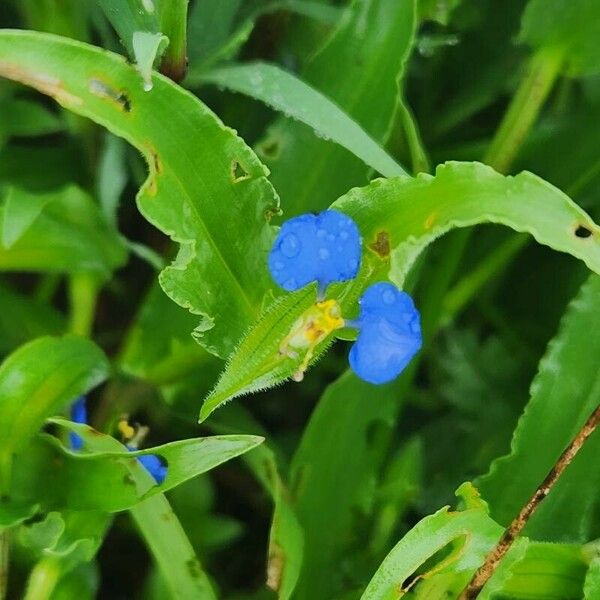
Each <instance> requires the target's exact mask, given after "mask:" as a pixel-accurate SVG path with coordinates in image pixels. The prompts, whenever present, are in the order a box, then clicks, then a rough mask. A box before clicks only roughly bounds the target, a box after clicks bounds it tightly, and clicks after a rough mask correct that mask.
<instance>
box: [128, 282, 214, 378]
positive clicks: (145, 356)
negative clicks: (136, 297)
mask: <svg viewBox="0 0 600 600" xmlns="http://www.w3.org/2000/svg"><path fill="white" fill-rule="evenodd" d="M194 324H195V318H194V316H193V315H191V314H190V313H189V312H187V311H186V310H184V309H183V308H181V307H180V306H177V304H174V303H173V302H171V300H170V299H169V298H168V297H167V296H166V295H165V293H164V292H163V291H162V289H161V288H160V286H159V285H158V283H155V284H153V285H152V287H151V288H150V291H149V292H148V294H147V296H146V298H145V299H144V301H143V302H142V304H141V307H140V311H139V313H138V315H137V317H136V319H135V320H134V321H133V323H132V325H131V327H130V329H129V332H128V335H127V338H126V340H125V344H124V346H123V350H122V352H121V355H120V365H121V367H122V368H123V370H124V371H125V372H127V373H130V374H131V375H135V376H137V377H142V378H144V379H147V380H148V381H151V382H153V383H155V384H157V385H165V384H168V383H172V382H174V381H176V380H178V379H180V378H182V377H184V376H186V375H189V374H191V373H193V372H194V371H196V370H198V369H200V368H202V367H203V366H204V365H211V364H214V363H217V362H219V361H217V359H215V358H214V357H213V356H212V355H210V354H208V353H207V352H206V350H204V349H203V348H201V347H200V346H199V345H198V344H197V343H196V342H194V340H193V339H192V336H191V335H190V332H191V330H192V329H193V327H194Z"/></svg>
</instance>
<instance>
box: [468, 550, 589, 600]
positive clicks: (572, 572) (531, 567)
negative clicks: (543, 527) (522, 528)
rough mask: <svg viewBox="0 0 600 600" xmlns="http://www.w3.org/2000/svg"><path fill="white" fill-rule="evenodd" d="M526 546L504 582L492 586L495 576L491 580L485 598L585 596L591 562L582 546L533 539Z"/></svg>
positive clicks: (537, 599) (539, 599)
mask: <svg viewBox="0 0 600 600" xmlns="http://www.w3.org/2000/svg"><path fill="white" fill-rule="evenodd" d="M520 541H521V542H522V541H525V540H520ZM517 543H519V542H517ZM523 549H524V552H523V553H522V556H521V557H520V558H518V560H516V561H512V562H511V564H510V565H508V572H507V573H505V575H506V578H505V579H504V581H502V582H501V584H500V582H498V583H499V585H495V586H492V585H491V584H492V583H493V582H494V578H492V579H491V580H490V583H489V584H488V585H486V587H485V588H484V590H485V593H484V594H482V595H481V596H480V598H481V600H487V599H488V597H491V600H501V599H503V598H507V599H508V598H511V599H514V600H548V599H549V598H552V599H555V598H556V600H572V599H573V598H581V597H582V588H583V582H584V578H585V573H586V569H587V562H588V561H587V559H586V557H585V555H584V550H583V549H582V547H581V546H579V545H568V544H546V543H533V542H531V543H529V544H526V545H525V546H524V547H523ZM509 557H510V553H509V555H508V556H507V558H506V559H504V560H503V561H502V563H501V564H500V568H499V571H505V570H506V566H505V563H507V559H508V558H509ZM494 577H496V574H495V575H494ZM490 593H491V596H490V595H489V594H490Z"/></svg>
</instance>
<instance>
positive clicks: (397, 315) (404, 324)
mask: <svg viewBox="0 0 600 600" xmlns="http://www.w3.org/2000/svg"><path fill="white" fill-rule="evenodd" d="M359 302H360V315H359V318H358V323H359V326H360V331H359V334H358V338H357V339H356V342H355V343H354V345H353V346H352V348H351V349H350V356H349V360H350V366H351V367H352V370H353V371H354V372H355V373H356V374H357V375H358V376H359V377H360V378H361V379H364V380H365V381H368V382H369V383H374V384H381V383H387V382H388V381H392V380H393V379H395V378H396V377H398V375H400V373H401V372H402V371H403V370H404V369H405V367H406V366H407V365H408V363H409V362H410V361H411V360H412V358H413V356H414V355H415V354H416V353H417V352H418V351H419V349H420V348H421V344H422V336H421V324H420V318H419V311H418V310H417V309H416V308H415V305H414V303H413V301H412V299H411V297H410V296H409V295H408V294H407V293H406V292H402V291H400V290H399V289H398V288H397V287H396V286H394V285H392V284H391V283H376V284H374V285H372V286H370V287H369V288H368V289H367V290H366V291H365V293H364V294H363V295H362V297H361V299H360V301H359Z"/></svg>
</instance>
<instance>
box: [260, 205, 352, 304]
mask: <svg viewBox="0 0 600 600" xmlns="http://www.w3.org/2000/svg"><path fill="white" fill-rule="evenodd" d="M360 257H361V239H360V232H359V231H358V227H357V226H356V223H354V221H353V220H352V219H351V218H350V217H349V216H347V215H345V214H343V213H341V212H338V211H336V210H326V211H324V212H322V213H320V214H318V215H313V214H306V215H300V216H299V217H294V218H293V219H290V220H289V221H286V222H285V223H284V224H283V225H282V227H281V230H280V231H279V235H278V236H277V239H276V240H275V243H274V244H273V248H272V249H271V253H270V254H269V270H270V271H271V275H272V276H273V279H274V280H275V281H276V282H277V283H278V284H279V285H280V286H281V287H282V288H283V289H284V290H287V291H288V292H293V291H296V290H299V289H300V288H303V287H304V286H305V285H307V284H309V283H311V282H312V281H316V282H317V283H318V285H319V290H320V292H323V291H324V289H325V287H326V286H327V285H329V284H330V283H334V282H338V281H347V280H349V279H354V277H356V275H357V274H358V268H359V266H360Z"/></svg>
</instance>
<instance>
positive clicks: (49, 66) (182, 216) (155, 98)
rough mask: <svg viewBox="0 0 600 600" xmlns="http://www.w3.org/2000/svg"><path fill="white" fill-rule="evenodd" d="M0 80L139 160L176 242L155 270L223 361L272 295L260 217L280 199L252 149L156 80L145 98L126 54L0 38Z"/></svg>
mask: <svg viewBox="0 0 600 600" xmlns="http://www.w3.org/2000/svg"><path fill="white" fill-rule="evenodd" d="M0 56H1V59H0V75H3V76H5V77H8V78H10V79H14V80H15V81H19V82H21V83H24V84H26V85H30V86H32V87H34V88H36V89H37V90H39V91H40V92H42V93H45V94H48V95H50V96H52V97H54V98H55V99H56V100H57V101H58V102H59V103H60V104H62V105H63V106H64V107H65V108H68V109H69V110H72V111H73V112H76V113H78V114H81V115H83V116H85V117H88V118H90V119H92V120H94V121H96V122H97V123H99V124H101V125H103V126H105V127H106V128H107V129H109V130H110V131H111V132H113V133H114V134H115V135H118V136H120V137H123V138H125V139H126V140H127V141H129V142H130V143H131V144H133V145H134V146H135V147H136V148H137V149H138V150H140V152H141V153H142V154H143V155H144V157H145V159H146V161H147V162H148V165H149V170H150V175H149V177H148V179H147V180H146V183H145V184H144V186H143V187H142V189H141V190H140V192H139V194H138V197H137V202H138V206H139V208H140V211H141V212H142V214H143V215H144V216H145V217H146V218H147V219H148V220H149V221H150V222H151V223H152V224H154V225H155V226H156V227H158V228H159V229H161V230H162V231H163V232H165V233H167V234H168V235H169V236H170V237H171V238H172V239H173V240H175V241H177V242H178V243H179V244H180V245H181V246H180V251H179V254H178V256H177V258H176V260H175V262H174V263H173V264H172V265H171V266H170V267H168V268H167V269H165V270H164V271H162V273H161V275H160V281H161V285H162V286H163V289H164V290H165V291H166V293H167V294H168V295H169V296H170V297H171V298H172V299H173V300H175V302H177V303H178V304H180V305H181V306H184V307H185V308H187V309H189V310H190V312H193V313H194V314H197V315H199V316H200V317H201V319H200V320H201V324H200V327H199V328H198V332H199V334H198V338H199V341H200V342H201V343H202V344H203V345H204V346H205V347H206V348H207V349H208V350H210V351H211V352H213V353H214V354H217V355H219V356H223V357H225V356H227V355H228V354H229V353H230V352H231V350H232V349H233V348H234V347H235V345H236V344H237V343H238V342H239V339H240V337H241V335H242V334H243V332H244V331H245V330H246V329H247V328H248V326H249V325H250V323H251V322H252V321H253V320H254V319H255V318H256V316H257V314H258V312H259V310H260V307H261V304H262V301H263V297H264V294H265V292H266V291H267V290H268V289H270V287H271V286H272V282H271V280H270V277H269V274H268V271H267V265H266V254H267V252H268V249H269V247H270V246H271V243H272V241H273V230H272V228H271V226H269V224H268V220H269V218H270V216H271V215H272V214H273V213H277V212H278V210H279V208H278V198H277V195H276V194H275V191H274V189H273V187H272V186H271V184H270V183H269V182H268V180H267V178H266V175H267V169H266V168H265V167H264V165H262V164H261V163H260V161H259V160H258V159H257V157H256V155H255V154H254V153H253V152H252V150H251V149H250V148H249V147H248V146H246V144H245V143H244V142H243V141H242V140H241V139H240V138H239V137H237V136H236V134H235V132H234V131H233V130H231V129H229V128H227V127H225V126H224V125H223V124H222V123H221V121H220V120H219V119H218V118H217V117H216V116H215V115H214V114H213V113H212V112H211V111H210V110H209V109H208V108H207V107H206V106H205V105H204V104H202V102H200V100H198V99H197V98H196V97H195V96H193V95H192V94H190V93H188V92H186V91H184V90H183V89H181V88H179V87H178V86H176V85H175V84H174V83H173V82H171V81H170V80H168V79H167V78H165V77H162V76H161V75H158V74H156V73H155V74H153V76H152V82H153V89H152V91H150V92H145V91H144V90H143V88H142V85H141V78H140V75H139V73H138V72H137V70H136V69H135V68H134V67H133V66H131V65H128V64H127V63H126V61H125V60H124V59H123V57H121V56H118V55H116V54H112V53H110V52H107V51H105V50H101V49H100V48H95V47H94V46H90V45H88V44H84V43H81V42H78V41H75V40H69V39H65V38H60V37H57V36H52V35H48V34H42V33H36V32H27V31H14V30H3V31H2V32H0Z"/></svg>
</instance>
